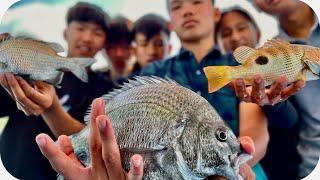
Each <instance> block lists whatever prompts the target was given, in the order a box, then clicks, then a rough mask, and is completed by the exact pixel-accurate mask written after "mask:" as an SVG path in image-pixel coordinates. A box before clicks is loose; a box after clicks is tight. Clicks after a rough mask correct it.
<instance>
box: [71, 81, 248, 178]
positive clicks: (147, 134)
mask: <svg viewBox="0 0 320 180" xmlns="http://www.w3.org/2000/svg"><path fill="white" fill-rule="evenodd" d="M102 99H104V100H105V101H106V109H105V112H106V114H107V115H108V117H109V118H110V120H111V122H112V126H113V128H114V130H115V135H116V137H117V142H118V144H119V148H120V153H121V158H122V165H123V167H124V168H125V169H126V170H129V165H130V157H131V156H132V155H134V154H136V153H138V154H141V155H142V156H143V158H144V164H145V165H144V179H203V178H205V177H208V176H212V175H220V176H224V177H227V178H229V179H238V178H239V174H238V173H239V165H240V164H241V163H243V162H245V161H246V160H248V158H249V155H245V157H247V159H246V158H244V159H242V158H239V157H240V156H239V155H240V154H243V153H244V152H242V151H241V149H240V143H239V141H238V139H237V138H236V137H235V135H234V134H233V132H232V131H231V130H230V128H229V127H227V126H226V124H225V123H224V122H223V120H222V119H221V117H220V116H219V115H218V113H217V112H216V111H215V109H214V108H213V107H212V106H211V105H210V104H209V103H208V102H207V101H206V100H205V99H204V98H203V97H201V96H199V95H198V94H197V93H194V92H193V91H191V90H189V89H186V88H184V87H182V86H180V85H178V84H177V83H175V82H173V81H172V80H164V79H161V78H157V77H136V80H130V81H129V83H127V84H125V85H124V86H123V87H121V88H120V89H117V90H115V91H113V92H111V93H109V94H108V95H104V96H102ZM90 110H91V108H89V111H90ZM88 121H89V115H86V116H85V122H88ZM89 131H90V128H89V127H88V126H87V127H86V128H85V129H83V130H82V131H81V132H79V133H77V134H74V135H72V136H71V141H72V145H73V148H74V152H75V154H76V155H77V157H78V158H79V160H80V161H81V162H82V163H83V164H84V165H85V166H89V164H90V153H89V147H88V134H89ZM221 133H222V134H224V135H225V136H226V139H225V140H223V139H222V137H224V136H222V134H221ZM231 157H232V158H231ZM240 159H241V160H240ZM239 160H240V161H239Z"/></svg>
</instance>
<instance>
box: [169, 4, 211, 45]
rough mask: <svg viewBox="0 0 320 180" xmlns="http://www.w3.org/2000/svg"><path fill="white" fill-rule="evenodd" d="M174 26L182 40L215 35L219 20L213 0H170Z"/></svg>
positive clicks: (196, 39)
mask: <svg viewBox="0 0 320 180" xmlns="http://www.w3.org/2000/svg"><path fill="white" fill-rule="evenodd" d="M168 8H169V14H170V17H171V23H172V27H173V29H174V30H175V32H176V33H177V35H178V36H179V38H180V40H181V41H182V42H188V41H198V40H200V39H202V38H204V37H207V36H208V35H209V36H213V32H214V29H213V28H214V22H215V21H217V17H216V13H215V9H214V7H213V4H212V1H211V0H168Z"/></svg>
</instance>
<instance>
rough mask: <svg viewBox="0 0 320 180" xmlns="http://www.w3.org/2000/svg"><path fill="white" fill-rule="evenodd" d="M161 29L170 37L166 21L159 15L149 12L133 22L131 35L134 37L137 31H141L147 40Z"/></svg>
mask: <svg viewBox="0 0 320 180" xmlns="http://www.w3.org/2000/svg"><path fill="white" fill-rule="evenodd" d="M162 31H163V32H164V33H165V34H166V35H167V36H168V37H170V30H169V27H168V22H167V21H166V20H165V19H164V18H162V17H161V16H159V15H156V14H153V13H150V14H146V15H144V16H142V17H141V18H139V19H138V20H137V21H136V22H135V23H134V25H133V29H132V37H133V38H135V36H136V34H137V33H142V34H143V35H144V36H145V37H146V40H147V41H148V40H150V39H151V38H152V37H153V36H155V35H157V34H160V33H161V32H162Z"/></svg>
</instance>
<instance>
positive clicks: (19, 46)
mask: <svg viewBox="0 0 320 180" xmlns="http://www.w3.org/2000/svg"><path fill="white" fill-rule="evenodd" d="M63 51H64V50H63V48H62V47H61V46H60V45H59V44H57V43H49V42H44V41H38V40H34V39H31V38H24V37H17V38H14V37H8V38H6V39H2V40H1V41H0V74H3V73H13V74H15V75H21V76H24V77H27V78H28V79H29V80H41V81H45V82H47V83H50V84H53V85H56V86H58V85H59V84H60V83H61V81H62V77H63V74H64V72H66V71H71V72H72V73H73V74H75V75H76V76H77V77H78V78H79V79H81V80H82V81H84V82H87V81H88V75H87V72H86V69H85V67H87V66H90V65H91V64H92V63H94V62H95V60H94V59H93V58H65V57H61V56H59V55H58V54H57V53H59V52H63Z"/></svg>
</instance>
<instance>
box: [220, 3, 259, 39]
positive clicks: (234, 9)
mask: <svg viewBox="0 0 320 180" xmlns="http://www.w3.org/2000/svg"><path fill="white" fill-rule="evenodd" d="M230 12H236V13H239V14H240V15H241V16H243V17H244V18H245V19H247V20H248V21H249V22H250V23H251V24H252V25H253V26H254V28H255V29H256V30H257V31H258V32H260V29H259V27H258V25H257V23H256V21H255V20H254V19H253V18H252V16H251V15H250V14H249V12H248V11H247V10H245V9H243V8H241V7H240V6H233V7H231V8H228V9H225V10H223V11H222V13H221V18H220V21H219V22H218V23H217V24H216V27H215V34H216V35H217V34H218V32H219V31H220V28H221V20H222V18H223V17H224V16H225V15H227V14H228V13H230Z"/></svg>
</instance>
